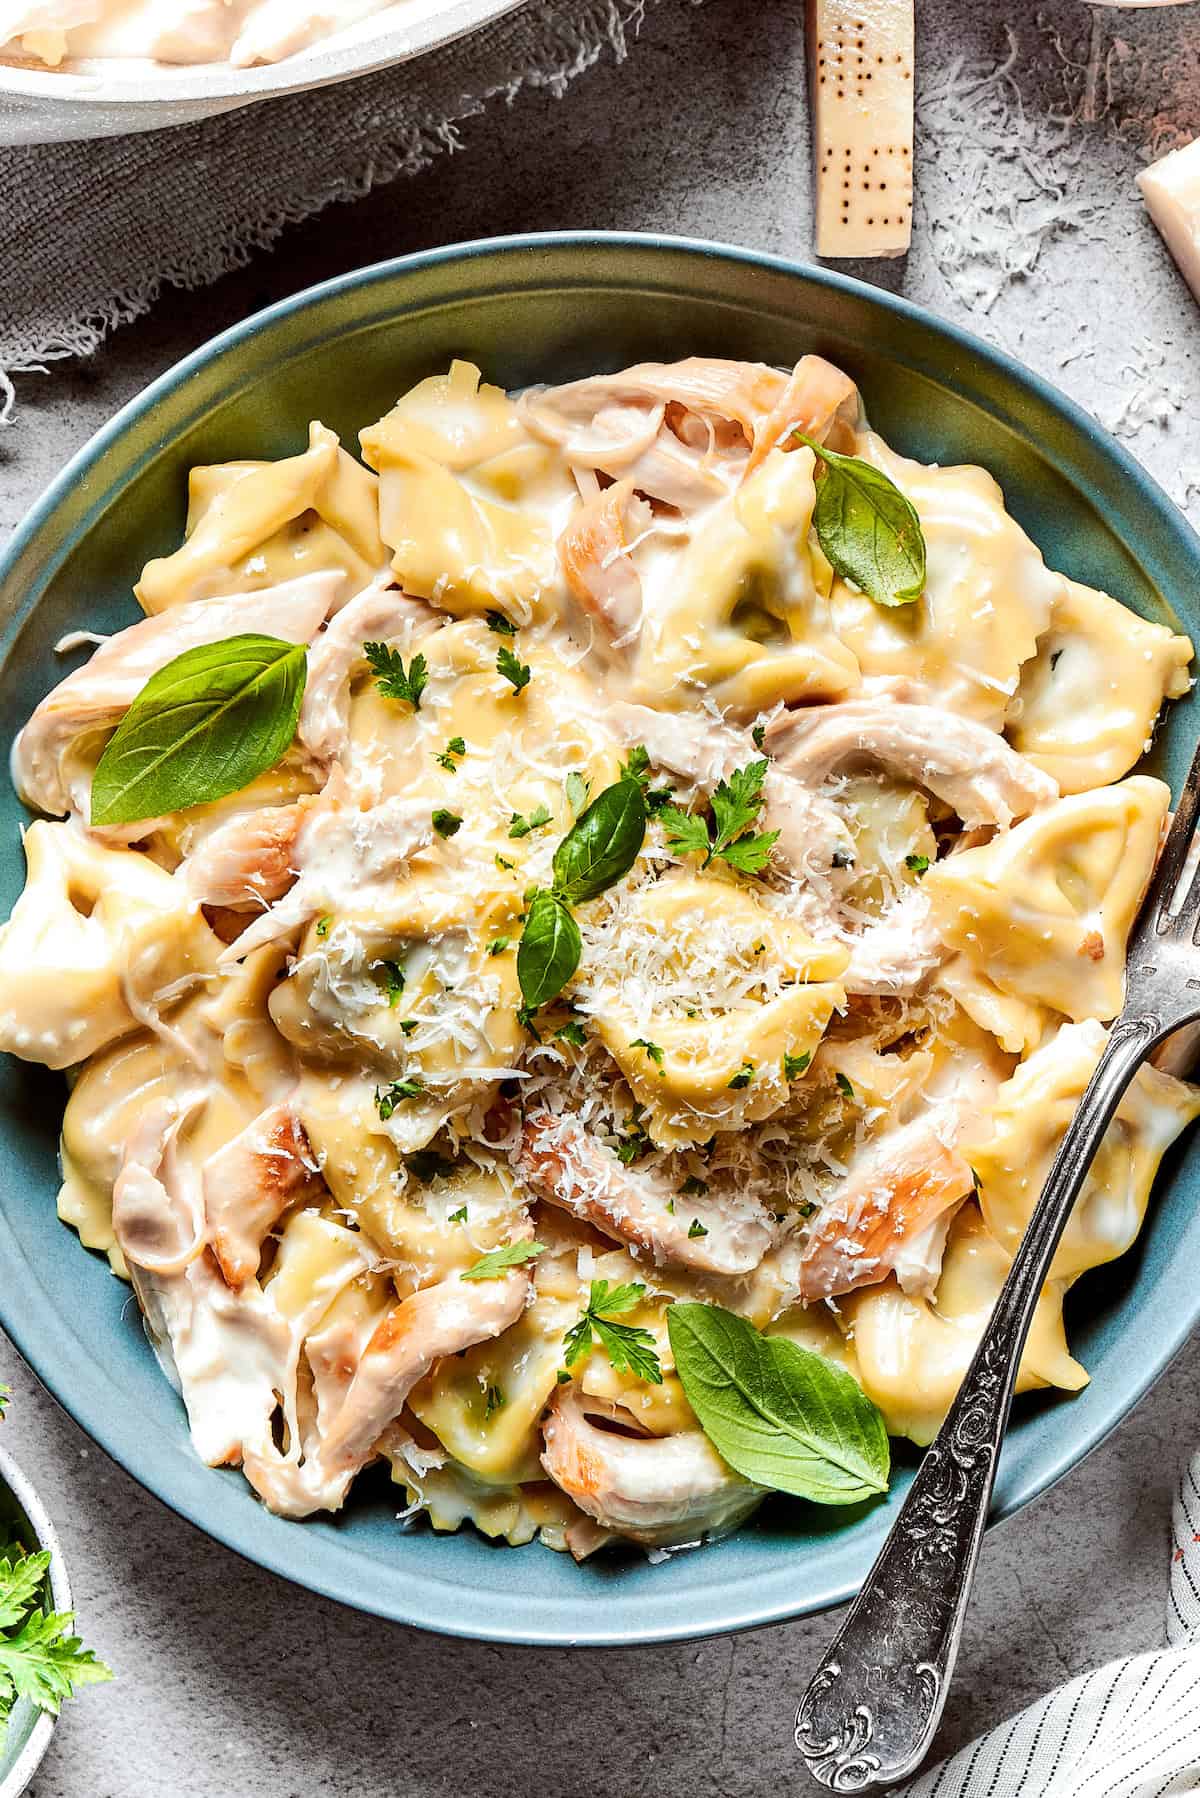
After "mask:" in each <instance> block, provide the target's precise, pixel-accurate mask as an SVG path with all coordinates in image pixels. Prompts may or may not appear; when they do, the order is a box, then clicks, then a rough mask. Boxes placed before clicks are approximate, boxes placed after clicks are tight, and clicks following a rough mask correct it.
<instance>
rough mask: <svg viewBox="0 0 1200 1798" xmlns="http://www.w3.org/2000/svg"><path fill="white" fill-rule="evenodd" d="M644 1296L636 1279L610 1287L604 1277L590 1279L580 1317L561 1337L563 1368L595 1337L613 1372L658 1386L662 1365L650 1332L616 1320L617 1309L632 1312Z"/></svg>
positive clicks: (637, 1325)
mask: <svg viewBox="0 0 1200 1798" xmlns="http://www.w3.org/2000/svg"><path fill="white" fill-rule="evenodd" d="M645 1296H646V1288H645V1287H644V1286H643V1285H642V1283H641V1281H640V1280H629V1281H627V1282H626V1283H625V1284H624V1285H621V1286H610V1285H609V1283H608V1281H607V1280H593V1281H592V1286H591V1292H590V1293H589V1295H588V1302H587V1305H586V1307H585V1309H584V1312H583V1315H582V1317H581V1318H580V1319H579V1321H578V1323H574V1324H572V1325H571V1328H570V1329H569V1330H568V1331H567V1333H566V1335H565V1336H564V1337H563V1342H564V1343H565V1344H566V1353H565V1355H564V1356H563V1360H564V1362H565V1363H566V1365H567V1367H568V1368H571V1367H574V1366H575V1363H576V1362H577V1361H578V1360H579V1359H580V1358H581V1356H583V1355H585V1354H587V1352H588V1350H589V1349H590V1348H591V1346H592V1342H593V1339H595V1340H597V1341H598V1342H599V1344H600V1346H601V1348H602V1349H604V1350H605V1352H606V1353H607V1355H608V1358H609V1360H610V1361H611V1362H612V1365H613V1369H614V1371H615V1372H617V1373H631V1374H633V1375H635V1376H636V1378H637V1379H639V1380H646V1381H648V1382H649V1383H650V1385H652V1386H661V1385H662V1377H663V1375H662V1364H661V1362H660V1361H659V1358H658V1351H657V1348H656V1346H655V1341H654V1336H653V1333H652V1332H651V1331H650V1330H646V1329H643V1328H642V1326H641V1325H640V1324H628V1323H619V1322H617V1321H616V1320H617V1319H618V1317H619V1316H620V1314H621V1312H623V1311H632V1310H633V1308H634V1306H635V1305H639V1304H640V1303H641V1301H642V1300H643V1299H644V1298H645Z"/></svg>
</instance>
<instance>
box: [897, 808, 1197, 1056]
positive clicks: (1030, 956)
mask: <svg viewBox="0 0 1200 1798" xmlns="http://www.w3.org/2000/svg"><path fill="white" fill-rule="evenodd" d="M1169 801H1170V793H1169V791H1168V789H1167V788H1166V787H1165V786H1164V785H1163V783H1162V781H1160V780H1151V779H1149V778H1148V777H1147V776H1145V775H1134V776H1132V777H1131V778H1130V779H1129V780H1125V781H1122V782H1121V783H1120V785H1119V786H1115V787H1100V788H1097V789H1096V791H1094V792H1091V793H1076V794H1072V795H1071V796H1070V797H1069V798H1066V799H1060V800H1059V801H1058V803H1057V804H1056V805H1052V806H1049V807H1047V809H1046V810H1045V811H1043V812H1040V813H1038V814H1037V815H1036V816H1034V817H1033V818H1028V819H1026V821H1025V822H1024V823H1023V824H1018V825H1017V826H1016V827H1015V828H1014V829H1012V830H1010V831H1008V832H1007V833H1006V834H1004V835H1003V836H999V837H996V838H995V839H994V840H993V841H992V842H990V843H984V844H981V845H979V846H978V847H977V848H974V849H965V850H964V851H963V852H962V854H961V855H952V856H947V857H946V858H945V860H943V861H940V862H939V863H938V864H937V867H936V868H934V869H931V870H930V873H929V876H928V878H927V880H926V883H925V891H926V892H927V894H928V895H929V898H930V900H931V902H932V905H933V911H934V916H935V918H936V920H937V922H938V924H939V926H940V928H941V930H942V933H943V935H944V937H945V940H946V941H947V942H948V943H949V944H950V945H951V946H952V947H953V948H955V949H957V950H959V951H960V952H961V953H962V954H963V955H964V956H965V957H966V960H967V962H968V963H969V964H971V965H972V966H973V967H975V968H977V969H978V970H979V972H980V973H981V974H982V976H983V977H984V978H985V979H986V980H988V981H989V982H990V983H992V984H993V985H994V986H996V987H998V988H999V989H1000V991H1001V992H1003V993H1007V994H1009V995H1011V996H1012V997H1014V998H1016V999H1018V1000H1022V1001H1024V1002H1026V1003H1029V1004H1034V1005H1037V1004H1041V1005H1045V1006H1049V1007H1051V1008H1052V1009H1053V1010H1055V1011H1059V1012H1063V1013H1065V1015H1066V1016H1067V1017H1069V1018H1073V1019H1075V1021H1076V1022H1079V1021H1080V1020H1081V1019H1083V1018H1088V1017H1095V1018H1104V1019H1108V1018H1115V1017H1116V1015H1117V1013H1118V1012H1119V1011H1120V1009H1121V1004H1122V1000H1123V998H1124V991H1125V943H1126V939H1127V938H1128V936H1129V931H1130V927H1131V925H1132V924H1133V920H1134V917H1135V916H1136V914H1137V908H1138V905H1139V904H1140V902H1141V897H1142V894H1143V893H1144V892H1145V890H1146V886H1147V883H1148V882H1149V879H1150V875H1151V873H1152V872H1153V869H1154V862H1155V858H1156V856H1157V854H1158V843H1159V835H1160V832H1161V830H1162V825H1163V819H1164V818H1165V817H1166V812H1167V806H1168V803H1169Z"/></svg>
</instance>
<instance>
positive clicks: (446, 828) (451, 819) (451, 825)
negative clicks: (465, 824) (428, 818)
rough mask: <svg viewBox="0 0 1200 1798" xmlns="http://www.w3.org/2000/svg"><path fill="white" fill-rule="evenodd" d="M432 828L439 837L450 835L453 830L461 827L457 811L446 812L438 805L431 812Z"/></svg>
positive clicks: (452, 833)
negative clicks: (432, 812) (434, 810)
mask: <svg viewBox="0 0 1200 1798" xmlns="http://www.w3.org/2000/svg"><path fill="white" fill-rule="evenodd" d="M433 828H434V829H435V830H436V831H437V833H438V835H439V837H452V836H453V835H454V833H455V831H457V830H461V829H462V819H461V818H460V817H459V815H458V813H457V812H448V811H447V810H446V809H445V807H444V806H440V805H439V807H438V809H437V810H436V812H434V814H433Z"/></svg>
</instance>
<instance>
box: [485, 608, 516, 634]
mask: <svg viewBox="0 0 1200 1798" xmlns="http://www.w3.org/2000/svg"><path fill="white" fill-rule="evenodd" d="M487 627H488V629H489V630H490V631H495V633H496V635H497V636H498V637H515V636H516V634H517V627H516V625H515V624H513V622H512V621H511V619H508V618H506V617H505V616H504V613H503V612H489V613H488V615H487Z"/></svg>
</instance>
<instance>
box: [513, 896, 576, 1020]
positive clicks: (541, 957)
mask: <svg viewBox="0 0 1200 1798" xmlns="http://www.w3.org/2000/svg"><path fill="white" fill-rule="evenodd" d="M582 954H583V942H582V939H581V938H580V935H579V926H578V924H577V923H576V922H575V920H574V918H573V917H572V916H571V914H570V912H569V911H568V910H567V908H566V906H565V905H564V904H563V901H562V900H561V899H560V898H559V897H558V896H557V894H555V893H547V892H546V891H545V890H544V889H543V890H542V891H540V892H537V893H535V894H534V895H533V898H532V900H531V901H530V904H529V911H528V914H527V916H526V919H525V932H524V935H523V936H522V937H521V946H520V948H519V949H518V950H517V979H518V980H519V981H520V983H521V996H522V998H523V999H524V1001H525V1003H526V1005H528V1006H529V1007H530V1008H531V1009H533V1010H536V1009H537V1007H538V1006H539V1005H545V1004H547V1002H548V1001H549V1000H551V999H554V998H557V996H558V994H559V993H561V992H562V990H563V987H564V986H565V985H566V984H567V981H568V980H569V979H570V978H571V976H572V974H573V973H574V972H575V970H576V968H577V967H578V966H579V958H580V956H581V955H582Z"/></svg>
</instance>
